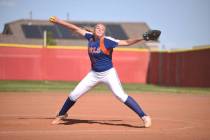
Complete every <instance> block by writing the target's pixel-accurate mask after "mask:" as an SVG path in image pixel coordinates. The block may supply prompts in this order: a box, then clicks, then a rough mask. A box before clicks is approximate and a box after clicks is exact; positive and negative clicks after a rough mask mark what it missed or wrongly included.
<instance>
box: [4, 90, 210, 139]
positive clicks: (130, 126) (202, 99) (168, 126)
mask: <svg viewBox="0 0 210 140" xmlns="http://www.w3.org/2000/svg"><path fill="white" fill-rule="evenodd" d="M130 95H131V96H132V97H134V98H135V99H136V100H137V102H139V103H140V105H141V106H142V107H143V108H144V110H145V111H146V112H147V113H149V114H150V115H151V117H152V119H153V125H152V127H151V128H142V126H143V123H142V121H141V120H140V119H139V118H138V116H137V115H136V114H135V113H133V112H132V111H131V110H130V109H129V108H127V107H126V106H125V105H124V104H122V103H121V102H119V101H118V100H117V99H116V98H115V97H114V96H113V95H112V94H105V93H98V94H96V93H88V94H87V95H85V96H83V97H82V98H80V99H79V100H78V102H77V103H76V104H75V106H74V107H73V108H72V109H71V110H70V111H69V118H68V119H67V120H66V121H65V123H64V124H61V125H51V121H52V120H53V119H54V116H55V114H56V112H57V111H58V110H59V108H60V107H61V105H62V104H63V102H64V100H65V99H66V97H67V94H63V93H11V94H10V93H1V94H0V110H1V112H0V139H4V140H6V139H8V140H12V139H16V140H17V139H21V140H22V139H30V140H37V139H39V140H46V139H50V140H54V139H65V140H66V139H72V140H84V139H88V140H91V139H94V140H96V139H100V140H105V139H109V140H111V139H113V140H117V139H120V140H127V139H132V140H137V139H138V140H139V139H141V140H144V139H147V140H148V139H151V140H154V139H156V140H162V139H170V140H175V139H182V140H190V139H196V140H199V139H210V133H209V130H210V111H209V106H210V95H191V94H183V95H179V94H148V93H147V94H130Z"/></svg>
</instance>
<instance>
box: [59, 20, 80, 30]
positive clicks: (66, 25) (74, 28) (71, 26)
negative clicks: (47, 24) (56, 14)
mask: <svg viewBox="0 0 210 140" xmlns="http://www.w3.org/2000/svg"><path fill="white" fill-rule="evenodd" d="M56 23H57V24H59V25H61V26H64V27H66V28H68V29H70V30H72V31H77V30H78V29H79V27H77V26H76V25H74V24H71V23H69V22H66V21H64V20H61V19H58V20H57V22H56Z"/></svg>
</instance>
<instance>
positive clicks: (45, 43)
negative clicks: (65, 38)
mask: <svg viewBox="0 0 210 140" xmlns="http://www.w3.org/2000/svg"><path fill="white" fill-rule="evenodd" d="M43 41H44V43H43V47H44V48H47V31H46V30H44V35H43Z"/></svg>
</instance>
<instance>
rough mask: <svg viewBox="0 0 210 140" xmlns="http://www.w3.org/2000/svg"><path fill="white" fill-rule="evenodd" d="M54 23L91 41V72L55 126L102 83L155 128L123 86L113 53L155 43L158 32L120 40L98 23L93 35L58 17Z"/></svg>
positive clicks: (55, 122)
mask: <svg viewBox="0 0 210 140" xmlns="http://www.w3.org/2000/svg"><path fill="white" fill-rule="evenodd" d="M49 21H50V22H52V23H55V24H59V25H62V26H64V27H66V28H68V29H70V30H71V31H73V32H75V33H78V34H80V35H82V36H84V37H85V38H86V39H87V41H88V54H89V57H90V61H91V68H92V69H91V70H90V72H89V73H88V74H87V75H86V76H85V77H84V78H83V79H82V81H80V83H79V84H78V85H77V86H76V87H75V89H74V90H73V91H72V92H71V93H70V94H69V96H68V97H67V99H66V101H65V103H64V105H63V106H62V108H61V110H60V111H59V113H58V114H57V116H56V118H55V120H53V122H52V124H59V123H62V122H63V120H64V119H65V118H67V116H68V115H67V111H68V110H69V109H70V108H71V107H72V106H73V105H74V104H75V102H76V101H77V100H78V99H79V97H81V96H82V95H84V94H85V93H86V92H87V91H89V90H90V89H91V88H93V87H94V86H95V85H97V84H98V83H104V84H106V85H108V87H109V89H110V90H111V91H112V93H113V94H114V95H115V96H116V97H117V99H119V100H120V101H121V102H123V103H124V104H125V105H127V106H128V107H129V108H130V109H132V110H133V111H134V112H136V113H137V114H138V116H139V117H140V118H141V119H142V120H143V122H144V126H145V127H150V126H151V124H152V123H151V117H150V116H148V115H147V114H146V113H145V112H144V111H143V110H142V108H141V107H140V106H139V105H138V103H137V102H136V101H135V100H134V99H133V98H132V97H131V96H128V95H127V94H126V93H125V92H124V90H123V88H122V86H121V83H120V80H119V78H118V75H117V72H116V70H115V68H114V67H113V63H112V52H113V49H114V48H115V47H117V46H129V45H133V44H135V43H144V42H145V41H148V40H155V39H154V38H153V37H154V35H156V36H157V35H158V36H159V35H160V32H159V33H158V32H157V30H152V31H149V32H146V33H144V35H143V38H140V39H128V40H118V39H114V38H112V37H108V36H105V31H106V27H105V25H104V24H97V25H96V26H95V27H94V31H93V32H89V31H87V30H85V29H82V28H80V27H78V26H76V25H74V24H72V23H69V22H66V21H64V20H61V19H59V18H57V17H55V16H52V17H50V19H49Z"/></svg>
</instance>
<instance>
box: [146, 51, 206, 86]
mask: <svg viewBox="0 0 210 140" xmlns="http://www.w3.org/2000/svg"><path fill="white" fill-rule="evenodd" d="M147 78H148V79H147V83H152V84H158V85H164V86H192V87H194V86H197V87H210V48H204V49H199V50H187V51H186V50H183V51H179V52H151V55H150V63H149V69H148V77H147Z"/></svg>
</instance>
